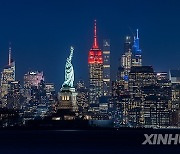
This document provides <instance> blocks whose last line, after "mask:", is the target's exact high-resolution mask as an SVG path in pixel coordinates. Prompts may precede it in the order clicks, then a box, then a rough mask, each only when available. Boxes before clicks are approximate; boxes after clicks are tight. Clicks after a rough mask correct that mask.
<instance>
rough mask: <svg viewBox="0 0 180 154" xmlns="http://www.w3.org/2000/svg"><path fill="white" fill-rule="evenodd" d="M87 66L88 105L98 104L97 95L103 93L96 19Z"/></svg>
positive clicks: (100, 53)
mask: <svg viewBox="0 0 180 154" xmlns="http://www.w3.org/2000/svg"><path fill="white" fill-rule="evenodd" d="M88 66H89V101H90V106H91V105H92V104H94V105H95V106H96V105H97V106H98V104H99V97H101V96H102V95H103V58H102V51H101V49H100V48H99V46H98V42H97V33H96V20H95V23H94V42H93V46H92V48H91V49H90V51H89V54H88Z"/></svg>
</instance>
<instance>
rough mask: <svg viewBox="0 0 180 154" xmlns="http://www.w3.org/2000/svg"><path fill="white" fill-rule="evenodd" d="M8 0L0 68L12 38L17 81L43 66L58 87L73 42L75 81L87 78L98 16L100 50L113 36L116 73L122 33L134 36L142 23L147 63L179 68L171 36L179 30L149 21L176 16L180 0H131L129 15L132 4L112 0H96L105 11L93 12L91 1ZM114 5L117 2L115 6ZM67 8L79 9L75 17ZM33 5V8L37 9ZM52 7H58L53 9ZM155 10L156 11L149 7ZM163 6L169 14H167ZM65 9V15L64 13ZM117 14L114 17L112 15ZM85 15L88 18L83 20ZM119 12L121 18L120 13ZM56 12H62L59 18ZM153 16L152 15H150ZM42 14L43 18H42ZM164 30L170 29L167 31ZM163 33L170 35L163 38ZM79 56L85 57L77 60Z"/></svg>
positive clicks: (158, 67)
mask: <svg viewBox="0 0 180 154" xmlns="http://www.w3.org/2000/svg"><path fill="white" fill-rule="evenodd" d="M9 2H10V1H8V3H6V2H1V5H0V7H2V6H3V8H2V9H1V14H6V12H7V11H8V12H9V13H8V15H7V18H5V17H3V18H1V19H2V25H1V26H0V33H1V34H2V35H1V37H0V42H1V45H0V50H1V51H2V52H1V61H0V68H1V70H2V69H3V67H4V66H5V65H6V64H7V59H8V43H9V41H11V42H12V55H13V57H14V59H15V61H16V70H17V71H16V72H17V73H16V75H17V79H18V80H21V81H22V79H23V75H24V74H25V73H27V72H28V71H30V70H39V71H44V74H45V77H46V80H47V81H48V82H53V83H54V84H55V85H56V89H57V90H58V89H59V88H60V87H61V84H62V82H63V77H64V74H63V72H64V71H63V70H64V64H65V59H66V56H67V55H68V49H69V47H70V46H71V45H73V46H74V47H75V51H76V53H75V56H74V69H75V80H76V81H77V80H78V79H80V78H82V79H83V80H86V81H87V78H88V66H87V65H88V64H87V55H88V51H89V48H90V47H91V45H92V39H91V38H92V36H93V21H94V19H96V20H97V25H98V38H99V45H100V48H101V49H102V44H103V39H110V40H111V55H112V59H113V60H112V67H111V68H112V74H113V78H114V77H115V75H116V73H117V67H118V65H119V60H118V59H119V58H120V57H121V54H122V53H123V42H124V37H125V36H126V35H132V32H131V30H130V29H132V31H133V32H134V33H135V32H136V28H139V31H140V42H141V43H140V46H141V49H142V50H143V59H144V60H143V64H144V65H152V66H153V67H154V68H155V71H163V72H164V71H168V70H169V69H177V68H179V64H178V58H179V55H178V54H177V53H178V51H177V50H176V48H177V47H178V38H177V37H172V35H174V34H176V35H178V31H176V33H175V31H174V29H172V28H168V29H167V26H168V24H159V25H158V24H157V25H155V24H153V22H151V23H150V21H156V20H158V19H160V21H159V23H160V22H161V23H165V19H164V18H161V15H162V14H163V13H165V15H166V18H170V17H172V15H177V13H176V11H177V6H176V4H178V2H177V1H175V2H174V3H172V2H167V1H166V2H165V3H163V4H164V5H163V6H160V5H161V1H158V2H157V6H154V5H153V4H155V2H153V1H152V2H151V3H150V4H149V5H148V6H147V5H146V3H143V1H137V3H135V2H132V3H133V4H134V5H133V6H135V7H134V10H135V11H129V12H128V13H127V14H121V13H125V11H126V9H127V8H128V7H129V9H130V8H131V7H132V5H131V6H128V3H126V2H118V1H114V3H112V4H111V5H109V6H108V2H107V1H104V3H100V2H96V6H101V7H100V10H101V11H102V13H100V12H99V11H98V12H97V11H94V12H91V15H90V14H89V13H88V12H87V11H86V9H88V8H89V7H91V5H92V4H91V5H88V4H90V3H89V2H88V3H86V4H84V3H83V2H82V1H79V2H77V3H75V2H72V1H68V2H62V3H58V2H44V3H40V1H39V2H37V5H36V6H33V5H32V4H34V3H35V2H30V1H29V2H28V3H23V2H21V1H19V3H16V4H15V3H14V2H13V1H12V2H11V3H9ZM139 3H142V4H141V7H139V6H138V4H139ZM7 4H8V5H7ZM9 4H12V5H9ZM41 4H42V5H41ZM54 4H57V6H67V9H59V8H58V7H55V5H54ZM116 4H117V6H115V5H116ZM120 4H121V5H120ZM78 5H80V6H82V8H83V6H84V8H83V10H82V11H83V12H85V14H84V15H82V14H80V11H78V10H77V9H75V8H76V6H78ZM142 6H144V7H142ZM158 6H160V7H161V8H162V9H161V12H158V10H157V8H158ZM18 8H19V9H18ZM46 8H48V9H49V10H51V12H49V11H48V12H46ZM68 8H69V9H70V10H71V12H74V11H75V16H74V17H70V16H71V13H69V12H68V10H69V9H68ZM108 8H109V9H110V10H112V8H114V11H112V12H111V13H110V12H108V13H109V14H108V13H107V14H105V10H106V9H108ZM166 8H169V9H170V10H171V11H170V12H168V11H167V10H166ZM21 9H22V10H23V11H25V13H24V15H22V14H21V11H22V10H21ZM25 9H27V10H25ZM32 9H33V10H34V11H33V12H32ZM53 9H54V11H52V10H53ZM141 9H143V10H144V9H147V11H145V15H143V14H141ZM73 10H74V11H73ZM130 10H131V9H130ZM152 10H153V12H154V13H153V12H151V11H152ZM165 10H166V11H167V12H168V13H166V12H165ZM16 11H17V12H16ZM61 11H62V12H61ZM13 12H14V14H13ZM133 12H136V14H135V16H136V18H135V19H136V20H135V19H133V17H132V16H133ZM61 13H62V14H63V15H64V16H61ZM149 13H152V16H151V17H150V18H149V19H150V20H149V21H148V22H147V20H146V15H148V14H149ZM155 13H157V14H156V15H157V17H155ZM78 15H79V17H82V19H83V20H80V19H79V17H78ZM113 15H114V16H115V17H113ZM123 15H124V16H123ZM86 16H88V17H89V18H87V19H85V17H86ZM117 16H120V17H119V18H116V17H117ZM58 17H60V19H61V20H58ZM148 17H149V16H148ZM153 17H154V19H152V18H153ZM39 19H40V22H38V20H39ZM47 19H48V20H47ZM127 19H130V21H127ZM174 19H175V18H172V19H171V21H172V24H173V23H176V26H177V27H178V24H179V23H178V22H175V20H174ZM23 21H25V22H23ZM61 21H63V22H61ZM10 23H14V24H10ZM47 23H48V24H47ZM104 23H105V24H104ZM157 23H158V22H157ZM7 25H8V26H7ZM114 25H115V26H114ZM162 25H163V26H162ZM25 27H26V28H25ZM129 27H130V28H129ZM53 28H54V29H53ZM52 29H53V30H52ZM2 30H3V31H2ZM164 30H166V31H165V32H164ZM63 31H64V32H63ZM115 32H116V33H115ZM17 34H19V35H17ZM164 35H165V36H167V37H164ZM176 35H175V36H176ZM2 36H4V37H2ZM71 36H72V37H71ZM168 36H169V37H168ZM159 37H161V39H159ZM84 40H85V41H84ZM150 40H151V41H150ZM47 42H48V43H47ZM169 44H171V45H169ZM173 47H174V49H173ZM170 49H171V50H173V51H174V54H170V53H172V52H170ZM168 51H169V52H168ZM54 55H56V56H54ZM162 55H163V56H162ZM161 57H163V58H161ZM79 58H80V59H81V61H79V60H78V59H79ZM32 59H33V60H32ZM22 64H23V65H22ZM85 64H87V65H85ZM80 67H81V68H80ZM78 70H84V71H78Z"/></svg>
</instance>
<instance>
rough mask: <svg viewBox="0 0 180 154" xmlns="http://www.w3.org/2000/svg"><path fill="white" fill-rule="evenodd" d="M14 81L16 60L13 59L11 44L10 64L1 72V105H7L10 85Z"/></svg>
mask: <svg viewBox="0 0 180 154" xmlns="http://www.w3.org/2000/svg"><path fill="white" fill-rule="evenodd" d="M12 81H15V61H13V60H12V57H11V45H9V56H8V65H7V66H5V67H4V69H3V71H2V72H1V95H0V97H1V100H2V105H1V107H6V105H7V94H8V87H9V86H10V83H11V82H12Z"/></svg>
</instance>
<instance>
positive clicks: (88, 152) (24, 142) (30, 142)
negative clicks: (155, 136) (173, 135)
mask: <svg viewBox="0 0 180 154" xmlns="http://www.w3.org/2000/svg"><path fill="white" fill-rule="evenodd" d="M144 133H147V132H144V131H141V130H136V131H132V130H122V131H110V130H108V131H107V130H98V131H97V130H96V131H95V130H93V131H76V130H68V131H65V130H64V131H63V130H24V131H22V130H21V131H18V130H16V131H15V130H6V131H5V130H3V131H0V154H6V153H12V154H16V153H17V154H36V153H37V154H41V153H42V154H68V153H72V154H76V153H78V154H81V153H82V154H92V153H95V154H96V153H99V154H101V153H102V154H112V153H117V154H124V153H133V154H135V153H143V154H155V153H161V154H166V153H169V154H171V153H172V154H175V153H180V146H179V145H159V146H158V145H146V146H144V145H141V144H142V142H143V141H144V135H143V134H144Z"/></svg>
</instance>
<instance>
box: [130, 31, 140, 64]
mask: <svg viewBox="0 0 180 154" xmlns="http://www.w3.org/2000/svg"><path fill="white" fill-rule="evenodd" d="M132 51H133V57H132V66H142V50H141V49H140V47H139V34H138V29H137V34H136V36H134V44H133V46H132Z"/></svg>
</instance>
